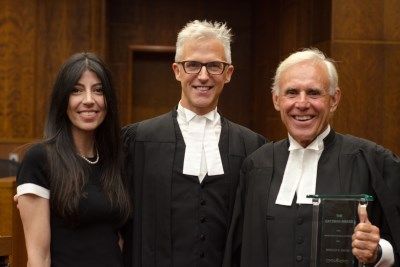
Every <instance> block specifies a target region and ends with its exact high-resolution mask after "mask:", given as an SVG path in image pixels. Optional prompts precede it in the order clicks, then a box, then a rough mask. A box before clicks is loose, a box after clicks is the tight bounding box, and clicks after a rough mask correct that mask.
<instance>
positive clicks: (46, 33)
mask: <svg viewBox="0 0 400 267" xmlns="http://www.w3.org/2000/svg"><path fill="white" fill-rule="evenodd" d="M0 6H1V8H0V36H1V38H0V100H1V101H0V157H7V156H8V153H9V152H11V151H13V150H14V149H15V148H16V147H18V146H19V145H21V144H24V143H26V142H30V141H32V140H34V139H36V138H40V137H41V136H42V131H43V124H44V118H45V114H46V110H47V102H48V98H49V93H50V91H51V86H52V83H53V80H54V79H55V75H56V73H57V71H58V69H59V67H60V65H61V64H62V62H64V60H65V59H66V58H68V57H69V56H70V55H71V54H73V53H76V52H80V51H94V52H97V53H98V54H100V55H102V56H105V51H106V41H105V39H106V27H105V21H106V19H105V0H90V1H78V0H72V1H71V0H60V1H52V0H0Z"/></svg>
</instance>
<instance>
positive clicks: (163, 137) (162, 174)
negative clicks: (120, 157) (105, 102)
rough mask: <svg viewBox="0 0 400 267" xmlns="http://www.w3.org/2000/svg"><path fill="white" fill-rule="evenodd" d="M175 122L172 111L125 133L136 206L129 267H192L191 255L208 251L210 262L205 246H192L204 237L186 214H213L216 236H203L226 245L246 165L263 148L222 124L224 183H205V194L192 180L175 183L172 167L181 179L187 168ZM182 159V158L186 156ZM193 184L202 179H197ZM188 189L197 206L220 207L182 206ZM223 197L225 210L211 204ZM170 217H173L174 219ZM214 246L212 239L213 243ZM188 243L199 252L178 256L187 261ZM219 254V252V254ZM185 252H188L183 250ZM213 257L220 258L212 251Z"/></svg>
mask: <svg viewBox="0 0 400 267" xmlns="http://www.w3.org/2000/svg"><path fill="white" fill-rule="evenodd" d="M176 116H177V114H176V110H173V111H172V112H170V113H167V114H164V115H161V116H159V117H156V118H153V119H150V120H147V121H144V122H140V123H137V124H133V125H130V126H127V127H126V128H124V129H123V136H124V148H125V153H126V164H127V165H126V171H127V175H128V176H129V177H130V179H131V183H132V184H131V193H132V195H133V200H132V201H133V205H134V208H133V210H134V216H133V220H132V221H131V222H130V223H128V224H127V225H126V227H125V229H124V239H125V245H124V261H125V264H126V266H146V267H152V266H176V267H179V266H182V267H183V266H185V267H186V266H187V265H186V262H191V260H190V259H191V258H193V257H192V255H193V253H199V254H198V255H199V256H200V254H201V252H202V250H203V249H204V253H205V254H204V256H205V257H204V258H206V257H207V255H208V256H211V254H207V249H206V248H205V246H202V245H199V244H193V242H199V241H198V240H199V238H201V236H198V233H200V232H201V231H202V230H201V229H200V228H199V229H196V227H199V223H198V221H195V220H194V219H193V218H195V217H193V218H192V217H191V216H190V214H187V216H185V214H184V213H186V210H192V211H193V212H196V211H198V212H203V210H204V212H205V213H207V214H210V218H209V220H208V221H207V223H210V226H211V225H214V226H213V229H216V230H213V231H211V230H210V228H208V229H207V230H204V231H207V233H206V234H207V236H209V238H217V239H218V240H221V239H225V236H226V233H227V229H228V224H229V222H230V217H231V214H232V209H233V201H234V198H235V191H236V188H237V184H238V180H239V170H240V167H241V164H242V161H243V160H244V158H245V157H246V156H247V155H249V154H250V153H251V152H253V151H254V150H256V149H257V148H258V147H260V146H261V145H262V144H263V143H264V142H265V140H264V138H263V137H262V136H260V135H258V134H256V133H254V132H252V131H250V130H249V129H247V128H245V127H242V126H240V125H237V124H235V123H232V122H230V121H228V120H226V119H224V118H221V126H222V128H221V138H220V142H219V147H220V152H221V158H222V164H223V167H224V172H225V174H224V176H225V177H224V178H223V179H218V178H217V179H215V178H216V177H213V178H212V177H208V178H207V177H206V178H205V180H204V182H203V183H202V186H204V187H203V188H202V187H201V185H200V184H199V182H198V181H197V184H196V183H195V180H194V179H191V180H189V179H190V178H189V177H183V176H180V177H179V179H176V178H178V177H176V178H174V167H179V170H178V169H175V170H177V172H179V173H180V174H181V173H182V171H181V169H182V166H183V161H182V160H181V159H179V160H180V161H182V162H178V159H177V154H176V153H177V149H178V147H177V144H178V143H177V139H176V130H177V129H176V125H177V124H176ZM179 132H180V130H179ZM222 143H226V144H227V147H226V148H224V147H223V146H221V144H222ZM181 149H182V147H181ZM179 157H180V158H182V154H180V156H179ZM175 160H176V162H175ZM185 178H187V180H183V179H185ZM191 178H196V179H198V178H197V177H191ZM214 182H215V183H214ZM189 184H191V186H189ZM222 185H223V186H222ZM173 186H174V188H173ZM177 186H178V187H177ZM185 187H186V188H187V189H188V190H190V191H191V192H197V198H198V200H197V201H199V202H201V200H200V199H201V198H202V197H206V198H209V199H210V201H213V202H215V203H218V204H217V206H215V207H209V208H207V209H202V208H201V207H200V208H198V207H197V208H196V207H195V205H194V204H190V203H184V202H181V201H182V200H180V199H181V198H179V201H178V199H177V198H176V197H177V196H179V194H180V193H181V192H183V191H184V190H183V188H185ZM223 191H224V192H226V194H224V193H222V194H223V196H222V197H224V199H223V204H222V201H221V199H217V200H215V199H212V198H213V194H215V195H218V198H221V195H220V193H221V192H223ZM182 198H183V197H182ZM195 199H196V196H195V197H191V199H190V200H189V201H188V202H191V203H194V202H195V201H196V200H195ZM210 204H211V203H210ZM180 205H182V206H180ZM220 207H225V208H220ZM181 209H182V210H181ZM221 209H222V210H223V209H225V210H226V212H224V213H222V214H219V213H220V211H221ZM183 210H185V211H183ZM172 212H174V213H173V214H172ZM215 212H218V214H213V215H212V216H211V214H212V213H215ZM221 215H223V216H224V218H222V217H221ZM195 216H199V215H195ZM181 217H185V218H188V219H187V220H189V222H188V223H187V224H185V225H184V229H182V232H179V233H176V235H175V233H174V232H173V231H177V227H178V225H176V224H177V220H178V219H180V218H181ZM223 221H225V222H226V224H227V225H226V226H225V227H223V226H222V225H219V224H221V223H222V222H223ZM180 223H182V222H180ZM189 224H193V225H189ZM190 227H192V229H193V231H192V232H191V235H189V236H188V239H187V240H180V241H179V242H180V243H176V238H177V236H183V232H185V233H186V232H188V231H189V230H187V229H189V228H190ZM222 228H224V231H223V233H220V230H219V229H222ZM174 229H175V230H174ZM202 229H206V228H202ZM180 230H181V229H180ZM215 231H216V232H215ZM207 236H206V237H205V238H206V239H205V241H206V242H208V241H207V240H208V239H207ZM212 240H213V239H210V241H212ZM190 243H192V244H191V245H188V246H191V247H196V248H198V251H191V253H190V254H189V255H187V257H185V258H183V259H182V258H180V257H179V259H178V258H177V257H174V255H176V254H177V253H180V255H183V254H184V253H183V252H182V251H181V248H182V247H183V246H185V245H186V244H190ZM219 244H220V241H218V242H216V243H215V244H213V246H215V247H219V246H220V245H219ZM174 248H175V250H174ZM218 250H221V249H220V248H218ZM185 251H187V250H186V249H185ZM208 252H209V251H208ZM212 253H214V254H215V253H218V252H214V251H213V252H212ZM215 258H217V257H215ZM221 261H222V253H221V256H219V259H215V260H213V262H221ZM203 263H204V262H203ZM203 263H202V262H201V261H198V262H197V263H196V264H197V266H215V265H205V264H206V263H204V264H203ZM207 264H208V263H207ZM219 266H220V264H219Z"/></svg>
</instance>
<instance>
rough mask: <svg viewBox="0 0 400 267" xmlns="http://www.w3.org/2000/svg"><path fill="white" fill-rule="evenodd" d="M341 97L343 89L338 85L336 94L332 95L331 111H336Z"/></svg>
mask: <svg viewBox="0 0 400 267" xmlns="http://www.w3.org/2000/svg"><path fill="white" fill-rule="evenodd" d="M340 97H341V91H340V88H339V87H337V88H336V91H335V94H334V95H332V96H331V107H330V112H335V110H336V109H337V107H338V105H339V102H340Z"/></svg>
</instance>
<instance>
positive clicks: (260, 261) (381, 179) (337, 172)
mask: <svg viewBox="0 0 400 267" xmlns="http://www.w3.org/2000/svg"><path fill="white" fill-rule="evenodd" d="M288 145H289V143H288V140H282V141H279V142H277V143H269V144H266V145H264V146H263V147H261V148H260V149H259V150H257V151H256V152H254V153H253V154H252V155H251V156H250V157H249V158H248V159H247V160H246V161H245V162H244V164H243V169H242V173H241V180H240V185H239V188H238V192H237V200H236V203H235V209H234V214H233V218H232V223H231V228H230V230H229V234H228V242H227V245H226V251H225V258H224V265H223V266H226V267H228V266H229V267H231V266H255V267H256V266H263V267H265V266H270V267H278V266H301V265H298V264H299V263H298V261H296V259H298V257H297V256H299V253H297V251H296V248H297V247H298V245H297V244H296V237H297V236H296V234H295V235H293V236H292V238H291V239H290V237H288V236H287V235H285V234H284V233H282V232H284V231H287V229H288V228H289V227H290V224H291V225H292V227H296V224H297V221H296V220H297V218H296V216H297V215H296V213H295V212H296V211H295V210H293V206H292V207H291V208H290V207H289V208H288V209H292V210H291V211H289V210H288V212H292V214H291V215H287V216H286V217H291V222H289V223H288V225H289V226H287V227H286V228H279V227H278V226H277V227H276V228H275V230H276V231H278V230H279V231H280V233H282V236H286V238H288V239H287V241H285V242H289V243H287V244H286V248H285V246H284V245H282V246H279V242H277V241H276V239H273V238H272V237H275V238H277V237H278V236H279V235H277V234H276V233H270V232H267V229H269V228H268V227H270V225H268V224H270V223H271V221H272V220H274V219H277V218H276V217H275V216H276V215H275V216H274V214H271V212H276V211H274V210H272V209H269V208H268V207H271V206H272V205H274V202H275V200H276V194H277V192H278V190H279V187H278V186H277V184H280V181H276V179H279V180H281V179H282V176H283V172H284V169H285V166H286V162H287V159H288V155H289V152H288ZM324 145H325V148H324V151H323V153H322V155H321V158H320V160H319V163H318V170H317V185H316V193H319V194H338V193H342V194H346V193H352V194H359V193H367V194H371V195H373V196H374V197H375V199H376V200H375V201H374V202H372V203H370V204H369V205H368V214H369V219H370V221H371V222H372V223H373V224H374V225H376V226H378V227H379V228H380V231H381V237H382V238H384V239H386V240H388V241H389V242H391V244H392V246H393V248H394V251H395V258H396V264H395V266H399V248H400V243H399V242H398V240H397V239H398V238H399V237H400V222H399V220H400V202H399V198H398V196H399V193H400V160H399V158H397V157H396V156H395V155H393V154H392V153H391V152H390V151H388V150H386V149H384V148H382V147H380V146H378V145H376V144H374V143H372V142H369V141H366V140H363V139H360V138H355V137H352V136H343V135H340V134H337V133H335V132H334V131H333V130H332V131H331V132H330V133H329V135H328V136H327V137H326V138H325V140H324ZM271 196H275V197H271ZM271 202H272V203H271ZM294 205H296V204H294ZM387 211H389V212H387ZM310 212H311V211H310ZM280 219H282V218H280ZM309 227H310V226H309ZM305 233H306V231H305ZM309 245H310V243H309ZM276 246H279V248H280V254H279V257H276V255H271V254H270V253H272V252H273V253H276V248H277V247H276ZM305 251H307V253H308V254H307V255H303V259H305V260H307V259H309V256H310V255H309V248H308V249H307V250H305ZM280 257H282V258H285V259H284V260H282V259H280ZM288 258H290V259H288ZM285 261H286V265H285V264H283V265H282V264H281V263H282V262H285ZM304 266H306V265H304Z"/></svg>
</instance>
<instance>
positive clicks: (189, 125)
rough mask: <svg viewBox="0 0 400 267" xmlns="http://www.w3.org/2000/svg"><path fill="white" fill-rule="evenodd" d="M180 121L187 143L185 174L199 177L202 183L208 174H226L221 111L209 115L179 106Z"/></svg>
mask: <svg viewBox="0 0 400 267" xmlns="http://www.w3.org/2000/svg"><path fill="white" fill-rule="evenodd" d="M177 112H178V115H177V121H178V124H179V127H180V130H181V133H182V136H183V139H184V141H185V156H184V161H183V173H184V174H187V175H195V176H198V177H199V181H200V182H202V180H203V179H204V177H205V175H206V174H207V173H208V175H210V176H211V175H221V174H224V169H223V166H222V160H221V155H220V151H219V146H218V144H219V138H220V134H221V117H220V115H219V114H218V112H217V108H215V109H214V110H212V111H210V112H208V113H207V114H205V115H197V114H196V113H194V112H193V111H191V110H189V109H186V108H184V107H183V106H182V105H181V104H180V103H179V104H178V110H177Z"/></svg>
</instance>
